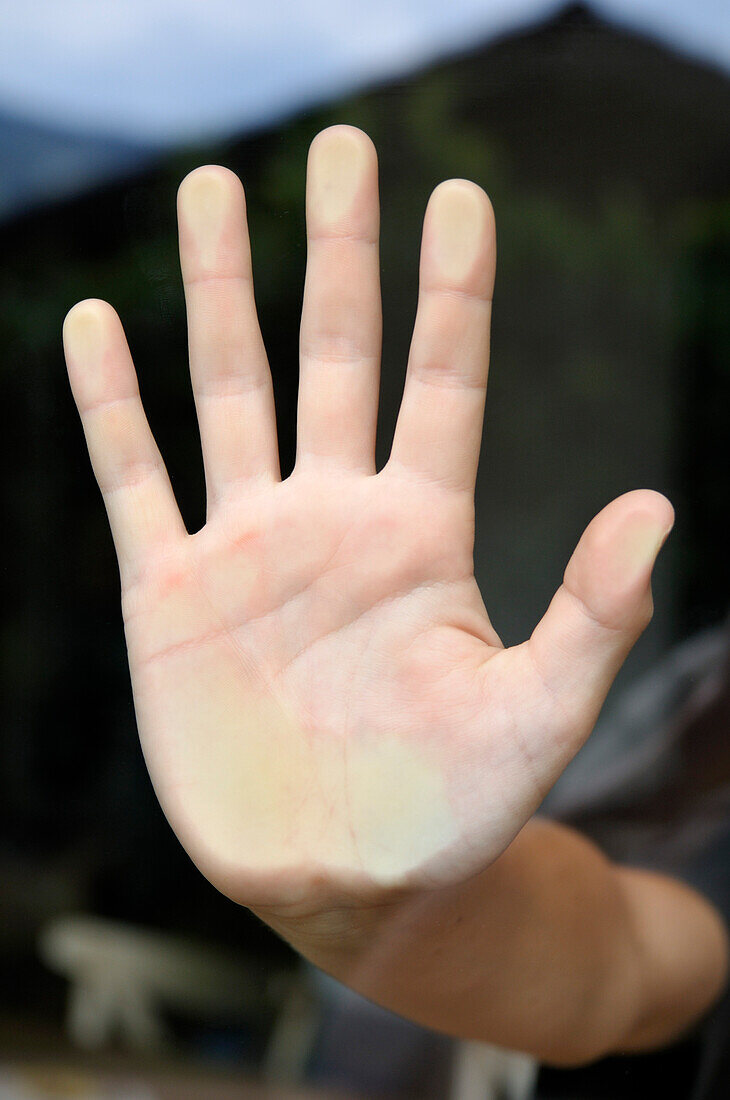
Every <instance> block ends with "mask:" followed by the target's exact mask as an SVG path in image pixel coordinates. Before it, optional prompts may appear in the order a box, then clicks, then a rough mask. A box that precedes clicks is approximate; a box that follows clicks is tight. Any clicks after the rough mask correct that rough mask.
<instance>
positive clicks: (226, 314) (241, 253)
mask: <svg viewBox="0 0 730 1100" xmlns="http://www.w3.org/2000/svg"><path fill="white" fill-rule="evenodd" d="M177 207H178V226H179V233H180V266H181V269H182V276H183V284H184V286H185V302H186V305H187V313H188V341H189V346H190V373H191V377H192V383H193V392H194V394H195V405H196V409H197V412H198V423H199V425H200V436H201V442H202V446H203V461H204V463H205V478H206V486H207V493H208V508H209V511H210V510H211V509H213V508H215V505H216V502H217V501H218V500H220V499H221V498H223V497H225V496H226V495H227V494H228V493H229V492H230V491H231V490H232V489H233V488H234V487H235V486H236V485H238V484H240V483H241V482H242V481H246V480H250V479H261V478H263V479H265V480H275V479H278V477H279V452H278V446H277V439H276V416H275V412H274V393H273V386H272V382H271V372H270V371H269V364H268V360H267V357H266V350H265V348H264V342H263V339H262V336H261V330H260V328H259V322H258V317H257V315H256V303H255V300H254V291H253V275H252V270H251V249H250V245H249V239H248V229H247V225H246V201H245V197H244V193H243V187H242V186H241V181H240V180H239V179H238V177H237V176H236V175H234V173H233V172H230V171H229V170H228V169H227V168H222V167H220V166H218V165H206V166H204V167H201V168H196V169H195V171H193V172H191V173H190V174H189V175H187V176H186V177H185V179H184V180H183V181H182V183H181V184H180V187H179V190H178V201H177Z"/></svg>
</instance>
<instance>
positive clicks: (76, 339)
mask: <svg viewBox="0 0 730 1100" xmlns="http://www.w3.org/2000/svg"><path fill="white" fill-rule="evenodd" d="M63 343H64V351H65V355H66V363H67V366H68V375H69V381H70V383H71V390H72V392H73V395H74V400H75V402H76V406H77V408H78V410H79V413H80V415H81V421H82V424H83V428H84V434H85V436H86V442H87V445H88V448H89V456H90V458H91V464H92V467H93V470H94V474H95V476H96V480H97V482H98V483H99V488H100V489H101V492H102V494H103V497H104V503H105V505H106V510H107V514H108V516H109V522H110V525H111V529H112V535H113V538H114V545H115V547H116V551H117V557H118V559H119V567H120V571H121V574H122V580H123V581H124V582H126V581H131V580H132V579H134V577H135V576H136V574H137V573H138V571H139V569H140V568H141V565H142V563H143V561H144V559H145V557H146V555H147V554H148V553H149V551H150V550H151V549H153V548H155V547H157V546H160V545H162V544H163V543H165V542H168V541H170V540H172V539H175V538H180V537H182V536H184V535H185V533H186V532H185V526H184V524H183V521H182V518H181V516H180V512H179V511H178V508H177V505H176V503H175V498H174V495H173V492H172V488H171V486H170V481H169V479H168V476H167V471H166V470H165V467H164V464H163V462H162V458H161V456H160V452H159V451H158V449H157V445H156V443H155V441H154V439H153V437H152V432H151V431H150V428H149V424H148V423H147V418H146V416H145V414H144V409H143V408H142V402H141V400H140V396H139V389H138V386H137V376H136V374H135V371H134V365H133V363H132V358H131V356H130V354H129V348H128V346H127V341H126V338H125V336H124V330H123V329H122V324H121V321H120V320H119V317H118V316H117V314H116V312H115V311H114V309H112V307H111V306H110V305H109V304H108V303H107V302H102V301H98V300H97V299H88V300H87V301H83V302H79V303H78V304H77V305H75V306H74V307H73V309H71V310H70V311H69V313H68V314H67V316H66V319H65V321H64V324H63Z"/></svg>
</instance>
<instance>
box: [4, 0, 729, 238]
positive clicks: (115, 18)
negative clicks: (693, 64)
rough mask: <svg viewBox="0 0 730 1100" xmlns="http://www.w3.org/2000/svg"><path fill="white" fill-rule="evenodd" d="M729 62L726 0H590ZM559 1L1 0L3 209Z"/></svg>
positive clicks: (243, 127)
mask: <svg viewBox="0 0 730 1100" xmlns="http://www.w3.org/2000/svg"><path fill="white" fill-rule="evenodd" d="M587 6H588V7H589V8H591V9H592V10H593V11H594V12H595V13H596V14H598V15H600V16H601V17H602V18H604V19H606V20H608V21H610V22H614V23H617V24H619V25H621V26H624V27H626V28H629V29H633V30H637V31H639V32H642V33H645V34H648V35H650V36H651V37H653V38H654V39H656V40H658V41H660V42H663V43H665V44H667V45H668V46H670V47H671V48H673V49H676V50H679V51H681V52H684V53H687V54H689V55H690V56H694V57H696V58H699V59H701V60H703V61H705V62H708V63H710V64H712V65H714V66H717V67H719V68H721V69H724V70H725V71H728V72H730V0H589V2H588V4H587ZM563 7H565V3H564V2H559V0H448V2H447V3H444V0H359V2H357V3H352V2H351V0H339V2H336V0H296V2H295V0H268V2H265V0H64V2H63V3H59V2H58V0H25V2H23V3H18V2H16V0H0V26H1V28H2V34H1V36H0V150H3V151H2V152H0V217H2V216H3V215H4V216H7V215H8V214H9V213H10V212H12V211H14V210H16V209H18V208H19V207H21V206H24V205H28V204H29V203H32V202H33V201H38V200H40V199H42V198H47V197H48V196H49V195H51V194H53V193H67V192H69V191H70V190H73V189H74V188H75V187H76V188H78V187H80V186H83V185H84V184H85V183H90V182H93V180H94V179H97V178H100V177H108V176H109V175H113V174H114V173H115V172H117V171H123V170H126V169H127V168H129V167H130V166H133V165H135V164H139V163H140V162H142V161H143V160H144V159H145V158H149V157H152V156H155V155H159V154H160V153H161V152H163V151H164V150H165V149H168V148H173V147H175V146H179V145H180V144H184V143H186V142H195V141H201V140H203V141H207V140H213V139H216V138H219V137H220V138H224V137H226V136H229V135H232V134H236V135H241V134H244V133H246V132H249V131H251V130H253V129H256V128H257V127H260V126H265V125H270V124H272V123H275V122H277V121H279V120H283V119H285V118H287V117H289V116H291V115H292V114H294V113H297V112H300V111H303V110H305V109H307V108H309V107H313V106H315V105H316V104H318V103H322V102H327V101H329V100H332V99H334V98H336V97H338V96H341V95H345V94H347V93H349V92H353V91H355V90H357V89H358V88H362V87H366V86H368V84H371V83H372V82H373V81H376V80H386V79H395V78H399V77H405V76H407V75H408V74H409V73H410V72H413V71H414V70H416V69H418V68H420V67H421V66H423V65H424V64H427V63H429V62H431V61H435V60H438V59H440V58H445V57H448V55H449V54H453V53H455V52H457V51H459V50H462V49H464V48H469V47H477V46H480V45H484V44H486V43H487V42H489V41H490V40H493V39H494V38H497V37H499V36H500V35H503V34H506V33H511V32H514V31H517V30H519V29H520V28H522V27H525V26H527V25H530V24H532V23H535V22H538V21H540V20H543V19H547V18H549V17H550V16H552V15H555V14H557V13H558V12H559V11H560V10H561V9H562V8H563Z"/></svg>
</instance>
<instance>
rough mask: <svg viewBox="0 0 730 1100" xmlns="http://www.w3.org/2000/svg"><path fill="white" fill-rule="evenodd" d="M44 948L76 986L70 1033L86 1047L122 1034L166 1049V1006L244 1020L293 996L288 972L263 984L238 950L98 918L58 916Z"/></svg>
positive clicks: (138, 1044)
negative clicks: (224, 948) (210, 945)
mask: <svg viewBox="0 0 730 1100" xmlns="http://www.w3.org/2000/svg"><path fill="white" fill-rule="evenodd" d="M39 951H40V954H41V957H42V958H43V960H44V961H45V962H46V963H47V965H48V966H49V967H51V969H52V970H55V971H56V972H57V973H60V974H63V975H64V976H65V977H67V978H68V979H69V981H70V983H71V986H70V990H69V1003H68V1017H67V1027H68V1032H69V1035H70V1037H71V1039H72V1040H73V1041H74V1042H75V1043H76V1044H77V1045H78V1046H81V1047H85V1048H94V1047H101V1046H103V1045H104V1044H106V1043H108V1042H109V1041H110V1040H112V1039H118V1040H120V1041H121V1042H123V1043H124V1044H125V1045H127V1046H128V1047H130V1048H132V1049H137V1050H154V1049H160V1048H161V1047H163V1046H164V1045H165V1043H166V1039H167V1036H166V1029H165V1026H164V1018H163V1013H164V1010H165V1009H174V1010H176V1011H178V1012H182V1013H185V1014H188V1015H191V1016H196V1017H198V1018H201V1019H203V1020H206V1021H211V1020H213V1021H216V1020H226V1021H230V1022H236V1021H238V1022H240V1023H244V1022H245V1021H247V1020H248V1021H250V1020H252V1019H253V1018H255V1016H256V1015H257V1014H258V1013H260V1012H261V1010H262V1009H266V1008H270V1007H275V1006H276V1004H277V1002H279V1001H281V1000H282V999H285V998H286V997H287V996H288V995H289V985H288V984H287V982H288V981H290V980H291V979H290V978H289V977H288V976H284V975H282V974H280V973H274V974H272V976H271V977H270V978H269V979H268V980H267V982H266V985H262V981H261V978H260V977H259V976H258V975H257V973H256V971H255V969H254V966H253V965H252V963H251V962H250V961H248V960H247V959H246V958H245V957H243V956H239V955H237V954H236V953H235V952H230V951H223V950H219V949H216V948H212V947H208V946H205V945H201V944H198V943H195V942H192V941H188V940H185V939H182V938H180V937H176V936H172V935H167V934H165V933H162V932H157V931H150V930H147V929H139V928H133V927H130V926H128V925H124V924H117V923H114V922H111V921H106V920H100V919H98V918H96V917H89V916H83V915H79V916H67V917H63V918H60V919H57V920H54V921H53V922H52V923H50V924H48V925H46V927H45V928H44V929H43V931H42V933H41V936H40V940H39ZM280 1045H281V1044H280ZM282 1058H283V1055H281V1054H280V1056H279V1060H280V1061H281V1060H282Z"/></svg>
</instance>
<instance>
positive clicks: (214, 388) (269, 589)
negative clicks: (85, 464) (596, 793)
mask: <svg viewBox="0 0 730 1100" xmlns="http://www.w3.org/2000/svg"><path fill="white" fill-rule="evenodd" d="M313 151H314V158H313V161H312V163H311V165H310V177H309V179H308V228H309V232H310V249H311V252H310V260H309V267H308V276H307V287H306V289H305V304H304V311H303V320H302V376H301V382H300V422H299V429H300V430H299V433H298V459H297V466H296V468H295V471H294V473H293V474H292V475H291V476H290V477H289V478H287V479H286V480H285V481H281V480H280V479H279V478H278V467H277V465H276V459H275V439H274V437H273V431H272V421H273V417H272V415H271V413H272V405H271V391H270V379H269V380H268V381H267V379H268V368H265V365H262V350H261V343H260V334H259V333H258V329H257V327H255V325H254V324H253V322H252V314H253V299H252V295H251V290H250V267H249V264H250V260H249V257H248V252H247V248H246V247H245V243H244V242H245V222H244V218H243V204H242V202H241V201H240V200H241V199H242V194H240V191H239V190H237V181H235V178H232V177H231V176H230V174H228V173H226V172H225V171H224V170H220V169H199V170H198V172H196V173H192V174H191V176H189V177H188V178H187V180H186V181H185V183H184V184H183V186H182V187H181V195H180V217H181V258H182V264H183V274H184V277H185V280H186V294H187V297H188V310H189V318H190V338H191V369H192V372H193V381H194V385H195V388H196V402H197V406H198V415H199V420H200V425H201V434H202V436H203V448H204V453H205V456H206V474H207V479H208V487H209V502H210V510H209V519H208V522H207V523H206V525H205V527H204V528H203V529H202V530H201V531H199V532H197V533H196V534H194V535H188V534H187V533H186V532H185V531H184V529H183V528H182V525H181V521H180V519H179V515H178V513H177V511H176V509H175V506H174V502H173V501H172V498H171V491H170V489H169V483H168V482H167V479H166V475H165V473H164V468H163V467H162V464H161V460H160V458H159V454H158V453H157V451H156V448H155V446H154V443H153V441H152V439H151V436H150V435H149V429H148V428H147V426H146V422H145V421H144V415H143V413H142V410H141V405H140V403H139V396H138V393H137V390H136V383H135V382H134V372H133V368H132V366H131V362H130V361H129V359H128V353H127V351H126V347H125V346H124V341H123V336H122V335H121V330H120V328H119V326H118V321H117V319H116V316H115V315H114V314H113V312H112V311H111V310H109V308H108V307H105V306H103V304H101V303H82V305H81V306H79V307H76V310H74V311H72V314H71V315H69V319H68V320H67V325H66V350H67V357H68V360H69V372H70V375H71V380H72V385H73V388H74V394H75V396H76V399H77V403H78V404H79V408H80V410H81V412H82V416H83V419H84V427H85V431H86V435H87V440H88V443H89V449H90V453H91V457H92V461H93V463H94V468H95V471H96V474H97V478H98V480H99V482H100V484H101V487H102V490H103V491H104V494H105V499H106V503H107V508H108V511H109V516H110V520H111V524H112V530H113V533H114V537H115V542H116V545H117V550H118V554H119V560H120V568H121V574H122V589H123V608H124V616H125V627H126V635H127V644H128V650H129V659H130V668H131V672H132V682H133V688H134V694H135V705H136V709H137V716H138V722H139V728H140V735H141V740H142V745H143V749H144V753H145V757H146V760H147V763H148V766H149V769H150V773H151V776H152V779H153V782H154V784H155V788H156V790H157V793H158V796H159V798H160V801H161V803H162V806H163V808H164V810H165V812H166V814H167V816H168V818H169V820H170V822H171V824H172V826H173V828H174V829H175V831H176V832H177V834H178V836H179V837H180V839H181V841H182V843H183V844H184V845H185V847H186V849H187V850H188V852H189V853H190V855H191V856H192V858H193V859H194V860H195V861H196V863H197V864H198V866H199V867H200V868H201V870H202V871H203V872H204V873H205V874H206V875H207V876H208V877H209V878H210V879H211V881H213V882H214V883H215V884H216V885H218V886H219V887H220V888H221V889H222V890H224V891H225V892H226V893H227V894H229V896H231V897H233V898H235V899H236V900H238V901H240V902H242V903H244V904H248V905H251V906H258V907H266V908H270V909H273V910H276V909H282V910H283V909H287V908H289V907H295V908H297V907H299V908H301V909H306V910H315V909H316V908H317V907H322V906H325V905H328V904H333V903H334V902H335V901H339V902H343V901H344V902H347V903H349V904H352V903H353V902H354V903H361V904H365V903H367V902H368V901H373V900H375V899H377V898H378V897H382V896H384V895H387V893H388V891H393V890H395V889H398V888H402V887H407V888H410V889H413V888H418V887H423V886H433V885H437V884H442V883H446V882H449V881H458V880H460V879H462V878H464V877H465V876H467V875H469V874H472V873H475V872H476V871H478V870H479V869H480V868H481V867H483V866H485V865H486V864H487V863H489V862H490V861H491V860H493V859H495V858H497V856H498V855H499V854H500V852H501V851H502V850H503V849H504V848H505V847H506V845H507V844H508V843H509V842H510V840H511V839H512V838H513V837H514V836H515V835H516V833H517V832H518V830H519V829H520V828H521V826H522V825H523V824H524V823H525V821H526V820H527V818H528V817H529V816H530V815H531V814H532V813H533V812H534V810H535V808H536V807H537V805H538V804H539V802H540V800H541V798H542V796H543V795H544V793H545V792H546V790H547V789H548V787H549V786H550V784H551V783H552V782H553V781H554V779H555V778H556V777H557V775H558V774H559V772H560V771H561V770H562V768H563V767H564V766H565V764H566V763H567V761H568V760H569V759H570V757H571V756H572V755H573V754H574V752H575V751H576V750H577V748H578V747H579V746H580V744H581V742H582V741H583V740H584V739H585V737H586V736H587V734H588V733H589V732H590V729H591V727H592V724H593V721H594V720H595V716H596V714H597V711H598V708H599V707H600V705H601V702H602V699H603V697H604V696H605V692H606V690H607V688H608V686H609V684H610V682H611V679H612V676H613V675H614V674H615V672H616V670H617V668H618V666H619V665H620V663H621V660H622V659H623V657H624V656H625V654H626V652H627V651H628V648H629V647H630V645H631V644H632V642H633V640H634V639H635V637H636V636H637V635H638V632H639V631H640V629H641V627H642V626H643V625H644V624H645V622H646V619H647V607H648V606H649V604H650V596H649V595H648V577H649V573H650V570H651V564H652V560H653V556H654V554H655V552H656V550H657V549H658V545H659V542H660V539H661V535H662V534H663V533H664V531H665V530H666V528H667V526H668V523H669V514H668V513H669V511H670V509H669V506H668V504H667V502H666V501H664V499H663V498H659V497H657V495H656V494H651V493H646V492H644V493H638V494H627V496H626V497H624V498H620V499H619V500H618V501H615V502H614V503H613V505H610V506H609V508H607V509H605V510H604V513H602V514H601V516H599V517H597V519H596V520H594V522H593V524H592V525H591V527H590V528H589V529H588V531H587V532H586V535H584V538H583V540H582V541H581V544H580V545H579V548H578V550H577V551H576V554H575V555H574V559H573V560H572V562H571V566H570V567H569V571H570V569H572V574H571V583H570V584H567V581H568V575H566V585H564V586H563V588H561V589H560V591H559V592H558V594H557V596H556V597H555V600H554V601H553V605H552V606H551V609H550V611H549V612H548V614H547V615H546V616H545V618H544V619H543V621H542V623H541V624H540V626H539V627H538V628H537V630H536V631H535V633H534V634H533V637H532V639H530V642H527V643H525V644H523V645H521V646H517V647H515V648H513V649H511V650H504V649H503V648H502V646H501V643H500V641H499V639H498V638H497V636H496V634H495V633H494V631H493V629H492V627H491V624H490V622H489V618H488V616H487V612H486V610H485V608H484V604H483V602H482V599H481V596H480V594H479V590H478V588H477V585H476V582H475V580H474V576H473V565H472V544H473V479H474V473H475V469H476V458H477V453H478V441H479V438H480V435H481V426H480V425H481V414H482V404H483V395H484V388H485V386H486V358H487V356H486V338H487V328H488V300H489V294H490V291H491V282H492V278H493V231H492V223H491V215H490V211H489V206H488V202H487V200H486V197H485V196H484V195H483V193H482V192H480V191H479V189H477V188H476V187H474V186H473V185H470V184H467V183H465V182H464V181H454V182H453V183H452V184H445V185H442V186H441V188H439V189H437V192H435V193H434V196H433V197H432V201H431V204H430V206H429V212H428V214H427V220H426V226H425V228H424V247H423V253H422V268H421V288H422V289H421V299H420V302H419V315H418V320H417V322H416V330H415V333H414V342H413V346H412V351H411V360H410V361H409V376H408V380H407V383H406V393H405V395H404V402H403V407H402V410H401V416H400V417H399V422H398V428H397V429H396V437H395V440H394V445H393V451H392V454H391V459H390V461H389V462H388V464H387V465H386V467H385V468H384V469H383V470H381V471H380V472H379V473H377V474H376V473H375V470H374V468H373V458H372V450H373V443H374V440H373V431H374V413H375V405H374V400H375V401H376V396H375V395H376V393H377V375H376V373H375V371H374V369H373V367H374V363H375V361H376V358H377V352H376V345H377V343H378V341H379V313H378V307H377V304H376V299H377V292H376V288H374V285H373V284H374V282H376V280H377V256H376V253H375V251H374V237H375V231H374V226H375V225H376V222H377V196H376V187H375V168H374V153H373V151H372V147H371V146H370V145H369V143H368V141H367V139H365V138H364V135H362V134H360V133H359V132H358V131H353V130H351V129H350V128H344V127H336V128H333V130H330V131H325V132H324V133H323V134H322V135H320V136H319V138H318V139H317V140H316V142H315V143H314V144H313ZM238 186H240V185H238ZM348 188H349V195H350V197H349V202H347V201H345V200H346V199H347V193H348ZM343 194H344V198H343ZM356 301H358V302H359V304H360V306H361V310H360V312H361V318H360V320H357V319H355V318H354V317H353V303H354V302H356ZM447 353H448V354H447ZM444 362H448V368H447V369H444V366H443V364H444ZM92 368H93V370H92ZM343 379H344V382H343ZM246 448H248V450H246Z"/></svg>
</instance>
